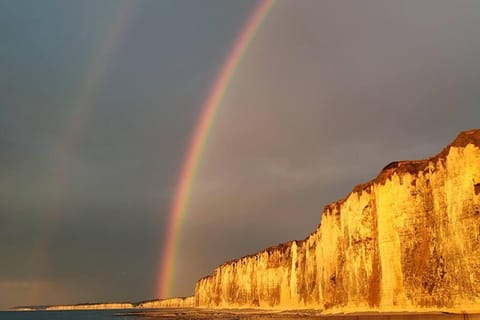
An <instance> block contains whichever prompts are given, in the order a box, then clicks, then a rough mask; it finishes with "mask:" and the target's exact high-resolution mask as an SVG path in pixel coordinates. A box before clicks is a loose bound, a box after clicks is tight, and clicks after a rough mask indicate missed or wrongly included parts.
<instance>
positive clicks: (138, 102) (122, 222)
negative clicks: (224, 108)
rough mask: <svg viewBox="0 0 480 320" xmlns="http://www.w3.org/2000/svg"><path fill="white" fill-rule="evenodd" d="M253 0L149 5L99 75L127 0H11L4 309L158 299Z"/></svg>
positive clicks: (0, 210)
mask: <svg viewBox="0 0 480 320" xmlns="http://www.w3.org/2000/svg"><path fill="white" fill-rule="evenodd" d="M253 4H254V3H253V1H244V2H229V3H225V2H223V1H215V0H214V1H207V2H202V3H199V2H194V1H161V2H157V1H136V2H135V4H134V5H132V6H130V8H129V10H131V11H129V12H127V15H128V21H127V22H128V26H127V27H125V26H123V27H125V28H123V29H122V30H123V33H122V34H120V37H119V39H118V41H117V42H116V43H114V46H115V50H114V51H113V52H112V54H111V56H109V57H108V58H106V59H103V60H102V62H103V65H102V66H99V67H101V68H104V69H105V72H104V74H102V75H101V78H96V79H93V78H92V77H91V75H92V74H94V75H95V74H97V75H98V74H99V73H95V70H91V66H92V63H93V62H94V61H95V59H100V58H101V57H98V54H100V50H101V47H102V46H103V45H105V44H108V43H109V41H110V39H108V38H106V37H108V36H109V35H111V34H112V33H109V32H108V30H109V28H110V27H111V26H112V25H115V19H116V17H117V16H118V12H119V10H122V8H123V7H125V6H124V2H122V1H102V2H97V1H82V2H65V1H57V0H51V1H43V2H37V1H16V2H11V1H0V39H1V41H2V46H1V48H0V67H1V70H2V72H1V73H0V160H1V164H2V165H1V167H0V176H1V179H0V190H1V195H2V196H1V198H0V240H1V241H0V254H1V261H2V263H0V308H3V307H8V306H11V305H13V304H23V305H24V304H44V303H75V302H80V301H95V300H97V301H98V300H101V301H105V300H113V299H115V300H143V299H148V298H154V295H155V290H156V288H155V285H156V273H157V271H158V270H157V269H158V259H159V258H158V257H159V256H160V254H161V252H160V251H161V248H162V241H163V238H164V234H163V232H164V228H165V224H164V222H165V219H166V214H167V212H168V207H169V202H170V198H171V195H172V192H173V189H174V185H175V179H176V177H177V174H178V173H177V172H178V170H179V167H180V165H181V160H182V157H183V153H184V151H185V150H184V149H185V145H186V143H187V141H188V138H189V135H190V132H191V127H192V125H193V123H194V121H195V118H196V116H197V113H198V111H199V107H200V105H201V101H202V100H203V99H204V96H205V94H206V91H207V89H208V87H209V86H210V83H211V82H212V81H213V79H214V75H215V74H216V72H217V68H218V61H219V60H221V59H223V56H224V55H225V53H226V50H227V48H228V47H229V46H230V45H231V43H232V39H233V38H234V36H235V35H236V33H237V32H238V30H239V28H240V26H241V25H242V23H243V21H244V20H245V18H246V16H247V15H248V13H249V12H250V10H251V8H252V5H253ZM122 6H123V7H122ZM117 27H122V26H119V25H117ZM89 72H91V73H90V74H89ZM85 81H93V82H94V83H96V84H97V86H96V87H95V88H93V89H94V90H95V92H94V94H93V96H92V97H91V99H90V100H89V99H83V100H82V94H85V93H84V92H83V91H82V90H84V89H82V88H85V86H86V85H88V83H87V84H86V83H85ZM79 100H80V101H84V102H86V103H92V104H93V105H92V106H91V108H90V110H92V111H91V112H90V113H89V114H87V115H86V119H85V121H83V123H82V127H81V128H80V131H79V132H78V135H77V136H75V137H73V139H70V140H68V138H67V135H68V133H69V132H73V133H75V131H71V126H72V124H73V123H75V121H77V120H78V119H75V118H72V117H74V116H75V114H77V113H78V110H74V109H73V108H74V107H75V105H76V103H77V101H79ZM79 107H80V108H86V109H88V107H89V106H83V105H81V106H79ZM70 147H71V149H72V151H69V148H70ZM65 159H67V163H64V162H63V161H65ZM62 166H65V168H66V169H67V170H66V173H65V176H64V177H63V176H62V175H63V174H64V173H63V172H62V170H61V169H60V168H61V167H62Z"/></svg>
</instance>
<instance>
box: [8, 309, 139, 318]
mask: <svg viewBox="0 0 480 320" xmlns="http://www.w3.org/2000/svg"><path fill="white" fill-rule="evenodd" d="M127 319H128V320H135V319H138V317H135V316H131V315H130V316H129V315H128V311H125V310H72V311H0V320H127Z"/></svg>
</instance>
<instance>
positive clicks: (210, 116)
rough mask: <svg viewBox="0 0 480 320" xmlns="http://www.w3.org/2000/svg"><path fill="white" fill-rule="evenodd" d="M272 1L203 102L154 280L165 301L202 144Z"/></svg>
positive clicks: (264, 1)
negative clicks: (157, 274)
mask: <svg viewBox="0 0 480 320" xmlns="http://www.w3.org/2000/svg"><path fill="white" fill-rule="evenodd" d="M274 2H275V0H261V1H260V3H259V4H258V5H257V6H256V8H255V9H254V10H253V13H252V14H251V16H250V17H249V19H248V20H247V22H246V23H245V25H244V27H243V28H242V30H241V32H240V33H239V35H238V37H237V39H236V41H235V43H234V45H233V47H232V49H231V50H230V53H229V54H228V56H227V58H226V59H225V62H224V63H223V65H222V68H221V70H220V73H219V75H218V76H217V78H216V80H215V83H214V85H213V87H212V89H211V90H210V93H209V94H208V97H207V99H206V100H205V102H204V104H203V106H202V109H201V114H200V116H199V120H198V122H197V125H196V128H195V131H194V132H193V135H192V138H191V141H190V144H189V147H188V149H187V153H186V157H185V160H184V163H183V167H182V171H181V173H180V177H179V179H178V182H177V186H176V189H175V194H174V197H173V201H172V204H171V207H170V212H169V217H168V224H167V228H166V237H165V241H164V246H163V252H162V255H161V260H160V262H159V265H160V271H159V276H158V280H157V297H159V298H166V297H168V296H169V295H170V289H171V285H172V281H173V278H174V270H175V268H174V266H175V252H176V245H177V242H178V238H179V231H180V226H181V224H182V220H183V219H184V218H185V213H186V211H187V209H188V202H189V198H190V194H191V191H192V185H193V181H194V179H195V176H196V174H197V172H198V168H199V165H200V162H201V159H202V155H203V151H204V149H205V145H206V143H207V141H208V137H209V135H210V132H211V129H212V126H213V123H214V122H215V117H216V115H217V113H218V110H219V109H220V106H221V105H222V101H223V98H224V97H225V94H226V92H227V90H228V87H229V85H230V83H231V81H232V78H233V76H234V74H235V70H237V68H238V66H239V64H240V62H241V61H242V58H243V56H244V55H245V53H246V51H247V49H248V47H249V45H250V43H251V42H252V40H253V39H254V38H255V35H256V33H257V32H258V30H259V29H260V27H261V25H262V23H263V22H264V21H265V18H266V17H267V15H268V13H269V12H270V11H271V9H272V7H273V5H274Z"/></svg>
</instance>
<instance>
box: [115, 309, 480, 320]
mask: <svg viewBox="0 0 480 320" xmlns="http://www.w3.org/2000/svg"><path fill="white" fill-rule="evenodd" d="M128 315H129V316H131V317H132V318H133V319H149V320H155V319H158V320H167V319H168V320H173V319H179V320H187V319H189V320H206V319H214V320H267V319H273V320H293V319H304V320H308V319H330V320H380V319H382V320H417V319H418V320H441V319H448V320H467V319H468V320H480V314H449V313H361V314H360V313H359V314H345V315H340V314H339V315H321V314H319V313H318V312H315V311H283V312H269V311H259V310H208V309H196V308H182V309H161V310H146V311H135V312H131V313H128ZM122 316H125V314H122Z"/></svg>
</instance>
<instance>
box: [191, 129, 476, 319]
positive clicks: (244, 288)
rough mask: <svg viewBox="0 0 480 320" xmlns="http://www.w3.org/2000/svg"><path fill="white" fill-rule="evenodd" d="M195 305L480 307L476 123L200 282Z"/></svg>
mask: <svg viewBox="0 0 480 320" xmlns="http://www.w3.org/2000/svg"><path fill="white" fill-rule="evenodd" d="M195 304H196V306H199V307H221V308H229V307H240V308H243V307H245V308H250V307H260V308H279V309H289V308H315V309H322V310H325V311H331V312H335V311H342V312H345V311H367V310H382V311H388V310H392V311H393V310H397V311H398V310H409V311H418V310H422V311H426V310H449V311H460V310H465V311H474V310H475V311H478V309H480V307H479V306H480V130H471V131H467V132H463V133H461V134H460V135H459V136H458V137H457V138H456V139H455V141H454V142H453V143H452V144H451V145H449V146H448V147H447V148H445V149H444V150H443V151H442V152H441V153H440V154H438V155H437V156H435V157H433V158H430V159H427V160H422V161H403V162H394V163H391V164H390V165H388V166H387V167H385V168H384V169H383V170H382V172H381V173H380V174H379V176H378V177H377V178H376V179H374V180H372V181H370V182H368V183H366V184H363V185H359V186H357V187H355V188H354V190H353V191H352V193H350V194H349V195H348V196H347V197H346V198H345V199H343V200H340V201H338V202H335V203H332V204H330V205H329V206H327V207H326V208H325V209H324V211H323V213H322V218H321V224H320V225H319V227H318V228H317V230H315V231H314V232H313V233H312V234H311V235H310V236H308V237H307V238H306V239H305V240H303V241H291V242H288V243H285V244H282V245H279V246H276V247H271V248H268V249H265V250H263V251H261V252H259V253H257V254H254V255H251V256H247V257H243V258H240V259H238V260H234V261H230V262H227V263H225V264H223V265H221V266H219V267H218V268H217V269H216V270H215V271H214V273H213V274H211V275H209V276H207V277H204V278H202V279H201V280H199V281H198V283H197V285H196V289H195Z"/></svg>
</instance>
